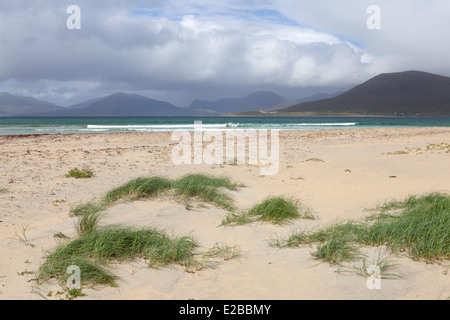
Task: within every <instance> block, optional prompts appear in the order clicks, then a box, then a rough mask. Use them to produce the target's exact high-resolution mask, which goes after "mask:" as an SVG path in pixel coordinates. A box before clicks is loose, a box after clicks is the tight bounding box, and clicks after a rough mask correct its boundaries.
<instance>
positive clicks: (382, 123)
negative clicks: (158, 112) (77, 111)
mask: <svg viewBox="0 0 450 320" xmlns="http://www.w3.org/2000/svg"><path fill="white" fill-rule="evenodd" d="M196 121H201V124H202V127H201V128H202V130H228V129H237V130H239V129H279V130H317V129H350V128H351V129H363V128H396V127H450V118H419V117H58V118H56V117H55V118H0V135H22V134H57V133H61V134H64V133H111V132H158V131H174V130H193V129H194V124H195V122H196ZM197 128H198V127H197Z"/></svg>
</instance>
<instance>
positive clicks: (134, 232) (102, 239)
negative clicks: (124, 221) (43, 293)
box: [39, 220, 198, 286]
mask: <svg viewBox="0 0 450 320" xmlns="http://www.w3.org/2000/svg"><path fill="white" fill-rule="evenodd" d="M97 221H98V220H97ZM197 247H198V244H197V242H196V240H195V239H193V238H192V237H189V236H181V237H170V236H168V235H167V234H166V233H164V232H163V231H160V230H158V229H156V228H142V229H134V228H131V227H120V226H108V227H95V228H92V230H91V232H84V233H81V234H79V236H78V238H76V239H74V240H72V241H70V242H68V243H64V244H61V245H60V246H58V247H57V248H56V249H55V250H54V251H53V252H51V253H49V254H48V256H47V257H46V259H45V262H44V263H43V264H42V266H41V268H40V271H39V279H40V280H48V279H50V278H57V279H59V280H60V281H62V282H63V283H64V281H66V279H67V275H66V270H67V268H68V267H69V266H71V265H76V266H78V267H79V268H80V269H81V278H82V279H81V280H82V283H84V284H104V285H110V286H115V285H116V282H115V280H116V277H115V276H114V275H112V274H111V273H110V272H109V271H108V270H107V268H106V267H107V265H108V264H110V263H112V262H121V261H130V260H133V259H136V258H143V259H146V260H148V263H149V266H151V267H162V266H165V265H168V264H171V263H175V264H179V265H183V266H188V265H189V264H190V263H192V262H193V257H194V250H195V249H196V248H197Z"/></svg>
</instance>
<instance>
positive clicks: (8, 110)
mask: <svg viewBox="0 0 450 320" xmlns="http://www.w3.org/2000/svg"><path fill="white" fill-rule="evenodd" d="M62 109H64V108H63V107H60V106H57V105H55V104H53V103H50V102H46V101H41V100H38V99H35V98H31V97H23V96H17V95H13V94H10V93H0V116H3V117H5V116H19V115H24V114H29V113H41V112H48V111H55V110H62Z"/></svg>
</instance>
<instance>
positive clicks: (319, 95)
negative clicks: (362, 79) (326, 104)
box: [297, 91, 344, 103]
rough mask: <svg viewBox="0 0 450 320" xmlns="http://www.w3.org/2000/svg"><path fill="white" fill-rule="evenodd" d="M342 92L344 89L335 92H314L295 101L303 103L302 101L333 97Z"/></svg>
mask: <svg viewBox="0 0 450 320" xmlns="http://www.w3.org/2000/svg"><path fill="white" fill-rule="evenodd" d="M342 93H344V91H339V92H335V93H321V92H319V93H316V94H315V95H312V96H309V97H305V98H301V99H298V100H297V103H303V102H311V101H317V100H323V99H328V98H334V97H336V96H338V95H340V94H342Z"/></svg>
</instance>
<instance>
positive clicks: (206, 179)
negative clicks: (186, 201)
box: [174, 174, 240, 210]
mask: <svg viewBox="0 0 450 320" xmlns="http://www.w3.org/2000/svg"><path fill="white" fill-rule="evenodd" d="M239 187H240V185H238V184H236V183H233V182H231V180H230V179H228V178H224V177H221V178H216V177H210V176H207V175H203V174H190V175H186V176H184V177H182V178H180V179H178V180H177V181H175V183H174V188H175V191H176V192H177V193H178V194H180V195H182V196H185V197H197V198H199V199H201V200H203V201H206V202H209V203H212V204H215V205H217V206H219V207H221V208H224V209H227V210H233V209H234V208H235V207H234V205H233V203H232V202H233V201H232V200H233V199H232V198H231V196H229V195H228V194H227V193H226V192H225V190H232V191H235V190H237V189H238V188H239Z"/></svg>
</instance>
